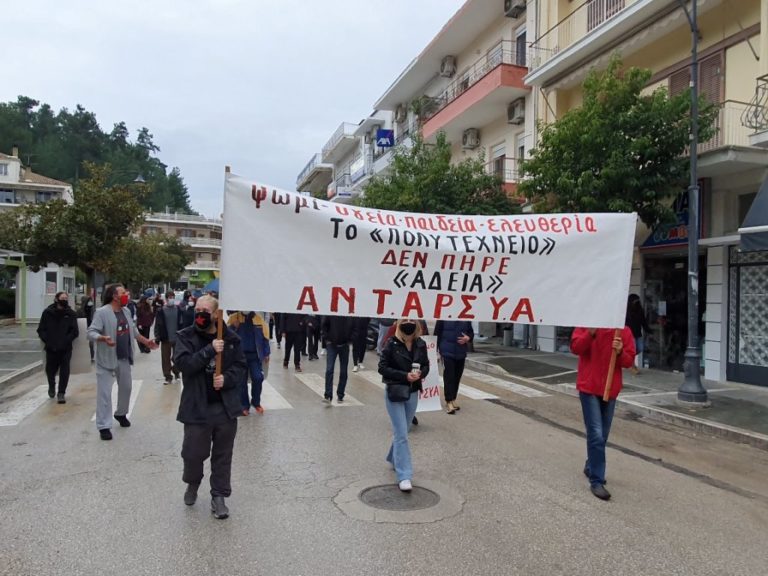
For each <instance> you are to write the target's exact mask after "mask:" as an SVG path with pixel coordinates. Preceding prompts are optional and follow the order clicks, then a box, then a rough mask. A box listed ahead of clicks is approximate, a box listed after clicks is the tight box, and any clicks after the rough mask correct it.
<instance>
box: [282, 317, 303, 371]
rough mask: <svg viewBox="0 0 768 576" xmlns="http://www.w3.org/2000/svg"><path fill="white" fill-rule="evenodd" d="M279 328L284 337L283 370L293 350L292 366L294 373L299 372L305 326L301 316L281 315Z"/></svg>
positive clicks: (286, 366)
mask: <svg viewBox="0 0 768 576" xmlns="http://www.w3.org/2000/svg"><path fill="white" fill-rule="evenodd" d="M280 320H281V324H282V326H281V328H282V330H283V336H284V337H285V357H284V358H283V368H288V362H289V361H290V360H291V350H293V366H294V368H295V370H296V372H301V348H302V343H303V341H304V338H305V334H306V324H305V322H304V315H303V314H281V318H280Z"/></svg>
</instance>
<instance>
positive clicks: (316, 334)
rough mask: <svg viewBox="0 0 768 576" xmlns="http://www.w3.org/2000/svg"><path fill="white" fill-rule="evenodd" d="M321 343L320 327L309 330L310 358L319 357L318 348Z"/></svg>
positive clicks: (308, 345)
mask: <svg viewBox="0 0 768 576" xmlns="http://www.w3.org/2000/svg"><path fill="white" fill-rule="evenodd" d="M319 341H320V327H317V328H307V347H308V351H309V357H310V358H314V357H316V356H317V347H318V344H319Z"/></svg>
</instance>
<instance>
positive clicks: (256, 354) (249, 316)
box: [228, 312, 270, 416]
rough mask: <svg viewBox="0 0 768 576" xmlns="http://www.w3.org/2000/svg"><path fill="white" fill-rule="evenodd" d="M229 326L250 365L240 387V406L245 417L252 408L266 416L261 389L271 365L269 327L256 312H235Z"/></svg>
mask: <svg viewBox="0 0 768 576" xmlns="http://www.w3.org/2000/svg"><path fill="white" fill-rule="evenodd" d="M228 325H229V327H230V328H232V329H233V330H234V331H235V333H236V334H237V335H238V336H239V337H240V347H241V348H242V350H243V354H244V355H245V362H246V364H247V365H248V370H246V372H245V375H244V377H243V382H242V385H241V387H240V404H241V406H242V411H243V416H248V414H249V413H250V411H251V406H253V408H254V410H256V412H257V413H258V414H264V408H262V406H261V389H262V385H263V383H264V367H265V366H266V365H267V364H268V363H269V356H270V348H269V339H268V336H269V326H268V325H267V324H266V322H265V321H264V317H263V316H262V315H261V314H258V313H256V312H235V313H234V314H231V315H230V316H229V320H228ZM249 375H250V377H251V394H250V399H249V397H248V376H249Z"/></svg>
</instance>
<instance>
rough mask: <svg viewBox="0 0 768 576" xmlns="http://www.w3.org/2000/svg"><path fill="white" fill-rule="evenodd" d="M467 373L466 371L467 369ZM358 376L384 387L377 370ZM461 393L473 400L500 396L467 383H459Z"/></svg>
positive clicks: (491, 398) (441, 381)
mask: <svg viewBox="0 0 768 576" xmlns="http://www.w3.org/2000/svg"><path fill="white" fill-rule="evenodd" d="M465 373H466V371H465ZM357 375H358V376H362V377H363V378H365V379H366V380H368V382H370V383H371V384H375V385H376V386H378V387H379V388H384V384H383V382H382V381H381V376H380V375H379V374H378V373H375V372H363V373H360V372H358V373H357ZM439 380H440V387H442V386H443V379H442V378H440V379H439ZM459 395H460V396H466V397H467V398H470V399H471V400H493V399H495V398H498V396H495V395H493V394H490V393H488V392H485V391H483V390H478V389H477V388H473V387H472V386H468V385H467V384H464V383H462V384H461V385H459Z"/></svg>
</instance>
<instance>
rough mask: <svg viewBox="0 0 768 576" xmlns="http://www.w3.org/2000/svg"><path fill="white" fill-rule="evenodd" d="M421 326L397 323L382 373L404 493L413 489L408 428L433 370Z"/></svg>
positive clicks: (392, 455) (392, 457)
mask: <svg viewBox="0 0 768 576" xmlns="http://www.w3.org/2000/svg"><path fill="white" fill-rule="evenodd" d="M420 335H421V325H420V324H419V323H418V322H416V321H415V320H411V319H408V318H404V319H402V320H398V322H397V323H396V329H395V336H394V337H392V338H390V339H389V340H387V341H386V342H385V343H384V347H383V349H382V353H381V358H380V359H379V374H381V376H382V381H383V382H384V385H385V388H386V392H385V394H384V403H385V405H386V407H387V413H388V414H389V419H390V422H391V423H392V436H393V438H392V444H391V446H390V448H389V453H388V454H387V462H389V463H391V464H392V466H393V468H394V469H395V473H396V475H397V481H398V486H399V488H400V490H402V491H403V492H410V491H411V489H412V488H413V485H412V480H413V464H412V461H411V450H410V446H409V445H408V428H409V423H410V422H411V421H412V419H413V417H414V414H416V407H417V405H418V403H419V391H420V390H421V389H422V381H423V380H424V378H426V377H427V374H428V373H429V358H428V357H427V345H426V343H425V342H424V340H422V339H421V338H420Z"/></svg>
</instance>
